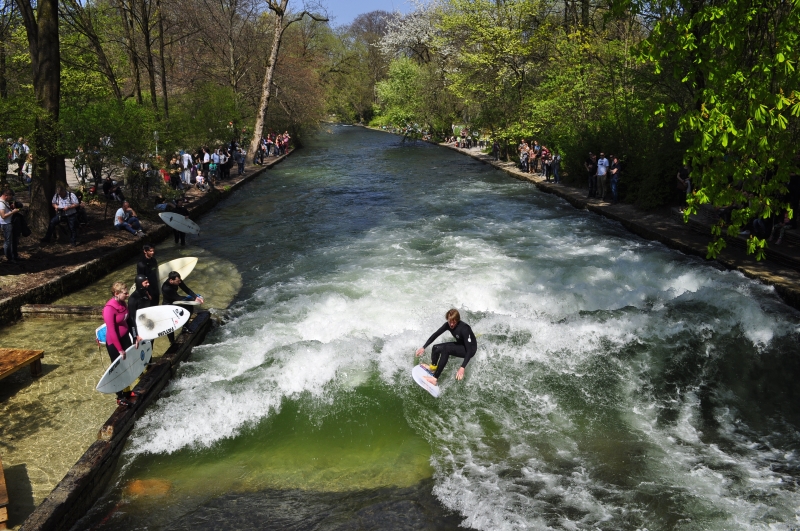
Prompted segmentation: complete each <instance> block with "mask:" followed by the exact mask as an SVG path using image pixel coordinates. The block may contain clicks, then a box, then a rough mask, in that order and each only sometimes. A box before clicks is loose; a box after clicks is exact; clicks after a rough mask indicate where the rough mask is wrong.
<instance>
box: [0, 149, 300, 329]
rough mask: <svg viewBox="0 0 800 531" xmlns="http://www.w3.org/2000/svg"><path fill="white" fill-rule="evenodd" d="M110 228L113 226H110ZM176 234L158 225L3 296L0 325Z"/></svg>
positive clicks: (201, 210) (219, 195)
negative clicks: (65, 270) (142, 235)
mask: <svg viewBox="0 0 800 531" xmlns="http://www.w3.org/2000/svg"><path fill="white" fill-rule="evenodd" d="M291 153H292V152H289V154H288V155H283V156H281V157H278V158H276V159H274V160H270V161H267V162H266V163H265V164H266V165H265V166H262V167H261V168H259V169H257V170H256V171H254V172H252V173H249V174H247V175H245V176H244V177H243V178H242V179H241V180H239V181H236V182H232V183H231V184H230V185H229V186H228V185H226V186H225V188H224V189H223V190H221V191H217V192H212V193H209V194H206V195H204V196H202V197H201V198H200V199H199V200H198V201H197V202H195V203H194V204H193V205H191V206H190V207H189V209H188V210H189V213H190V215H189V217H190V218H192V219H195V220H196V219H197V218H198V217H200V216H202V215H203V214H205V213H207V212H208V211H210V210H211V209H212V208H214V207H215V206H216V205H217V204H218V203H219V202H220V201H222V200H224V199H225V198H227V197H229V196H230V195H231V194H232V193H233V192H234V191H236V190H237V189H239V188H240V187H241V186H242V185H244V184H245V183H247V182H249V181H251V180H252V179H254V178H255V177H257V176H259V175H261V174H262V173H263V172H264V171H266V170H267V169H269V168H271V167H272V166H274V165H275V164H278V163H279V162H281V161H282V160H283V159H284V158H286V157H288V156H289V155H291ZM109 230H110V229H109ZM170 236H172V229H170V228H169V227H168V226H166V225H160V226H159V227H158V228H157V229H155V230H151V231H150V232H149V233H148V234H147V236H146V237H145V238H144V239H142V240H133V241H131V242H130V243H127V244H125V245H123V246H121V247H119V248H118V249H115V250H114V251H111V252H109V253H106V254H104V255H102V256H99V257H97V258H95V259H94V260H90V261H89V262H87V263H85V264H83V265H82V266H79V267H76V268H75V269H73V270H72V271H70V272H69V273H66V274H64V275H60V276H58V277H57V278H54V279H53V280H51V281H49V282H46V283H44V284H42V285H40V286H37V287H35V288H33V289H30V290H28V291H26V292H25V293H21V294H19V295H15V296H13V297H6V298H4V299H0V326H5V325H8V324H10V323H12V322H14V321H16V320H18V319H20V318H21V317H22V312H21V310H20V308H21V307H22V306H23V305H25V304H46V303H49V302H52V301H54V300H56V299H59V298H61V297H64V296H65V295H69V294H70V293H72V292H73V291H76V290H78V289H80V288H83V287H85V286H86V285H87V284H91V283H92V282H95V281H97V280H99V279H101V278H103V277H104V276H105V275H107V274H108V272H109V271H111V270H113V269H114V268H116V267H119V266H120V265H122V264H124V263H125V262H126V261H128V260H130V259H131V258H133V257H135V256H137V255H139V254H140V253H141V252H142V243H147V242H150V243H158V242H161V241H164V240H165V239H167V238H168V237H170Z"/></svg>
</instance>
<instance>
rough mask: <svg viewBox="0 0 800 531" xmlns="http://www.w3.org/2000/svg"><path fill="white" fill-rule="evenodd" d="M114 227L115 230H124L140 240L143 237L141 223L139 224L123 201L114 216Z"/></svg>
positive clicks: (131, 210) (132, 211) (133, 213)
mask: <svg viewBox="0 0 800 531" xmlns="http://www.w3.org/2000/svg"><path fill="white" fill-rule="evenodd" d="M114 227H116V228H117V230H121V229H125V230H126V231H128V232H130V233H131V234H133V235H134V236H138V237H140V238H143V237H144V231H143V230H142V225H141V223H139V218H138V217H137V216H136V212H135V211H134V210H133V209H132V208H131V205H130V203H128V202H127V201H123V202H122V206H121V207H120V208H119V210H117V213H116V214H114Z"/></svg>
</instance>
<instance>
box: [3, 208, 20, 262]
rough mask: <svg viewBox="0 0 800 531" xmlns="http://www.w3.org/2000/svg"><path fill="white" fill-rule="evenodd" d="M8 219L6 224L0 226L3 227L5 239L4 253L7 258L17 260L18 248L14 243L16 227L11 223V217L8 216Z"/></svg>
mask: <svg viewBox="0 0 800 531" xmlns="http://www.w3.org/2000/svg"><path fill="white" fill-rule="evenodd" d="M8 221H9V222H8V223H6V224H5V225H0V227H3V239H5V242H4V243H3V254H5V255H6V260H16V259H17V249H16V246H15V245H14V243H15V242H14V227H13V226H12V225H11V218H8Z"/></svg>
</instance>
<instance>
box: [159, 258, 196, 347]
mask: <svg viewBox="0 0 800 531" xmlns="http://www.w3.org/2000/svg"><path fill="white" fill-rule="evenodd" d="M178 288H180V289H181V290H182V291H183V292H184V293H186V295H188V298H187V297H181V296H180V295H178ZM161 294H162V295H163V296H164V300H163V302H162V303H161V304H175V305H176V306H180V307H181V308H184V309H185V310H187V311H188V312H189V316H191V315H192V312H193V311H194V306H184V305H182V304H181V301H187V300H191V301H198V302H199V303H200V304H203V297H201V296H199V295H198V294H196V293H195V292H194V291H192V290H190V289H189V287H188V286H187V285H186V284H184V283H183V280H181V274H180V273H178V272H177V271H170V273H169V277H168V278H167V280H166V281H165V282H164V283H163V284H162V285H161ZM167 337H169V342H170V343H172V342H174V341H175V332H170V333H169V334H168V335H167Z"/></svg>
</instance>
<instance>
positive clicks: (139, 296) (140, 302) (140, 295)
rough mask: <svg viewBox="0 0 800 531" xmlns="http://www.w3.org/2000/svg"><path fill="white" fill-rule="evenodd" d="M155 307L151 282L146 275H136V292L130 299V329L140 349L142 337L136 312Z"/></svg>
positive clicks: (128, 322)
mask: <svg viewBox="0 0 800 531" xmlns="http://www.w3.org/2000/svg"><path fill="white" fill-rule="evenodd" d="M150 306H155V305H154V304H153V298H152V296H151V295H150V280H149V279H148V278H147V277H146V276H145V275H136V291H134V292H133V293H131V295H130V296H129V297H128V321H127V324H128V329H130V331H131V334H132V335H133V337H135V338H136V347H137V348H138V347H139V342H140V341H141V340H142V338H141V336H139V333H138V332H137V330H136V312H137V311H139V310H143V309H145V308H149V307H150Z"/></svg>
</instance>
